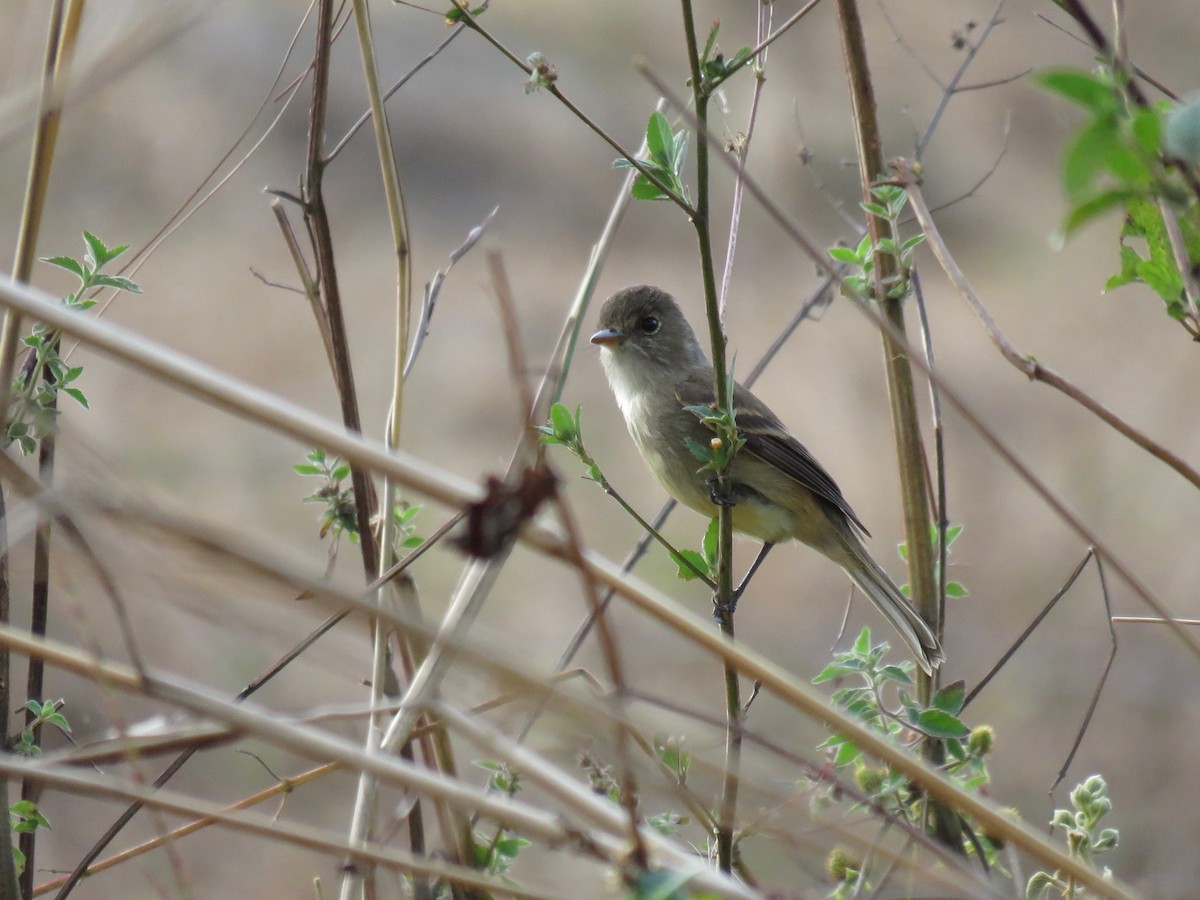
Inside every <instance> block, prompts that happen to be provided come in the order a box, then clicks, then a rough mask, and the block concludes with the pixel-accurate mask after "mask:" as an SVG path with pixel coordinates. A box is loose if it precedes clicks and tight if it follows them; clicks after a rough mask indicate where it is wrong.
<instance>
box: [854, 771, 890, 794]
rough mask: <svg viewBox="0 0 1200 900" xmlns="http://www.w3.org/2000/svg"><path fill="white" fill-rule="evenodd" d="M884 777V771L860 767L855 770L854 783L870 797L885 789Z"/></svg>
mask: <svg viewBox="0 0 1200 900" xmlns="http://www.w3.org/2000/svg"><path fill="white" fill-rule="evenodd" d="M883 776H884V773H883V770H882V769H875V768H872V767H871V766H866V765H859V766H857V767H856V768H855V769H854V783H855V784H857V785H858V789H859V790H860V791H862V792H863V793H864V794H866V795H867V796H868V797H873V796H875V795H876V794H878V793H879V790H880V788H882V787H883Z"/></svg>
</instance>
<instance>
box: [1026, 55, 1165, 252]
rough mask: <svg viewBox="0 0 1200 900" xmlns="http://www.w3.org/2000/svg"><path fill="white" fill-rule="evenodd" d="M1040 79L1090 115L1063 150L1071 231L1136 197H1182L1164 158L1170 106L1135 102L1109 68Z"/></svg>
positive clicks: (1066, 228)
mask: <svg viewBox="0 0 1200 900" xmlns="http://www.w3.org/2000/svg"><path fill="white" fill-rule="evenodd" d="M1037 80H1038V83H1039V84H1041V85H1042V87H1044V88H1046V89H1047V90H1050V91H1053V92H1054V93H1056V94H1058V95H1059V96H1061V97H1064V98H1065V99H1067V100H1070V101H1071V102H1072V103H1075V104H1077V105H1079V106H1081V107H1082V108H1083V109H1084V110H1085V111H1086V112H1087V113H1088V114H1089V116H1090V120H1089V121H1087V122H1085V123H1084V124H1083V126H1082V127H1081V128H1080V129H1079V131H1078V132H1076V134H1075V136H1074V137H1073V138H1072V139H1071V142H1070V144H1068V145H1067V149H1066V151H1065V153H1064V154H1063V168H1062V179H1063V188H1064V190H1065V191H1066V193H1067V199H1068V200H1069V201H1070V202H1071V204H1072V208H1071V211H1070V213H1069V214H1068V215H1067V221H1066V224H1065V226H1064V231H1065V233H1066V234H1068V235H1069V234H1071V233H1073V232H1074V231H1075V230H1077V229H1078V228H1079V227H1080V226H1082V225H1084V224H1086V223H1087V222H1089V221H1091V220H1092V219H1094V218H1096V217H1097V216H1099V215H1101V214H1102V213H1105V212H1107V211H1109V210H1111V209H1113V208H1115V207H1118V206H1122V205H1124V204H1125V203H1126V202H1128V201H1129V200H1130V199H1132V198H1134V197H1147V196H1157V195H1167V194H1169V195H1171V196H1174V197H1176V198H1177V199H1183V196H1184V195H1183V192H1182V190H1181V185H1180V184H1179V183H1178V181H1176V180H1175V179H1174V178H1172V177H1171V176H1170V173H1169V172H1168V170H1167V168H1166V166H1164V165H1163V164H1162V162H1161V161H1160V158H1159V157H1160V145H1161V142H1162V132H1163V123H1162V118H1163V114H1164V113H1165V111H1166V109H1167V107H1165V106H1136V105H1132V104H1131V103H1130V102H1129V100H1128V99H1127V97H1126V93H1125V85H1126V79H1125V76H1124V75H1122V74H1119V73H1115V72H1113V71H1112V70H1110V69H1100V70H1097V71H1094V72H1084V71H1081V70H1078V69H1055V70H1052V71H1049V72H1043V73H1042V74H1041V75H1039V76H1038V79H1037Z"/></svg>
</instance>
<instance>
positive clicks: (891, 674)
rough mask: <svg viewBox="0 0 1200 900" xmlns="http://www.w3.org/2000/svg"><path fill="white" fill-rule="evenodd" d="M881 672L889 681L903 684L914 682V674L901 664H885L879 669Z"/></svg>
mask: <svg viewBox="0 0 1200 900" xmlns="http://www.w3.org/2000/svg"><path fill="white" fill-rule="evenodd" d="M879 674H880V675H881V676H883V677H884V678H886V679H887V680H888V681H898V682H900V683H901V684H912V683H913V680H912V676H911V675H909V674H908V672H906V671H905V670H904V669H903V668H901V667H900V666H884V667H883V668H882V669H880V670H879Z"/></svg>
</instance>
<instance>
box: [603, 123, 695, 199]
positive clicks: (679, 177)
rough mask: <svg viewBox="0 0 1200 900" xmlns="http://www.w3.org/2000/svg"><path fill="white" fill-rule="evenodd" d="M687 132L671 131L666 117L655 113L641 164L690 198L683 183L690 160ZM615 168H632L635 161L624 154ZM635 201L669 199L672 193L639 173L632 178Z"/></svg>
mask: <svg viewBox="0 0 1200 900" xmlns="http://www.w3.org/2000/svg"><path fill="white" fill-rule="evenodd" d="M687 148H688V135H687V132H686V131H683V130H680V131H676V132H672V131H671V125H670V123H668V122H667V117H666V116H664V115H663V114H662V113H660V112H658V111H657V110H656V111H655V112H652V113H651V114H650V120H649V121H648V122H647V123H646V154H647V156H646V158H645V159H641V160H639V162H640V163H641V164H642V166H643V167H644V168H645V169H647V170H648V171H650V172H652V173H653V174H654V177H655V178H657V179H658V180H659V181H660V182H661V183H662V184H663V185H665V186H666V187H667V190H668V191H670V193H671V194H674V195H675V196H676V197H682V198H683V199H684V201H685V202H686V201H687V198H688V193H687V187H686V186H685V185H684V183H683V164H684V161H685V160H686V159H687ZM613 168H614V169H632V168H633V163H631V162H630V161H629V160H627V159H625V158H624V157H621V158H620V159H616V160H613ZM631 193H632V194H633V197H634V199H635V200H669V199H670V195H669V194H668V193H667V192H665V191H663V189H662V188H661V187H659V186H658V185H657V184H655V183H654V182H653V181H651V180H650V179H649V178H647V177H646V176H645V174H644V173H641V172H639V173H638V176H637V178H635V179H634V180H633V188H632V190H631Z"/></svg>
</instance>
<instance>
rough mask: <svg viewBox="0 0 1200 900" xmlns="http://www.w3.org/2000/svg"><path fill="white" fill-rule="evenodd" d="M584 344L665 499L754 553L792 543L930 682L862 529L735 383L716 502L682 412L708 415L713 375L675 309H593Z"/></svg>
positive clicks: (910, 626)
mask: <svg viewBox="0 0 1200 900" xmlns="http://www.w3.org/2000/svg"><path fill="white" fill-rule="evenodd" d="M592 343H593V344H599V345H600V348H601V352H600V359H601V362H602V363H603V364H604V371H605V373H606V374H607V375H608V382H609V385H610V386H611V387H612V390H613V393H614V394H615V395H616V398H617V405H618V406H620V407H621V413H622V414H623V415H624V417H625V424H626V425H627V426H628V427H629V433H630V434H631V435H632V436H633V440H634V443H636V444H637V448H638V450H639V451H640V452H641V454H642V458H643V459H644V460H645V461H646V463H647V464H648V465H649V466H650V469H651V470H652V471H653V472H654V474H655V476H656V477H657V478H658V480H659V482H661V483H662V486H663V487H664V488H666V490H667V492H668V493H669V494H670V495H671V496H672V497H674V498H675V499H676V500H678V501H679V502H680V503H683V504H684V505H685V506H690V507H691V508H692V509H694V510H696V511H697V512H699V513H701V514H702V515H705V516H710V517H711V516H713V515H715V514H716V508H717V507H716V504H717V503H724V504H732V507H733V527H734V529H735V530H736V531H739V532H742V533H744V534H748V535H750V536H752V537H755V538H758V539H759V540H760V541H762V542H763V545H764V546H763V552H762V554H760V555H759V559H758V561H756V562H755V566H757V565H758V562H761V560H762V557H763V556H765V555H766V552H767V551H768V550H769V549H770V547H771V546H772V545H774V544H777V543H779V542H780V541H786V540H792V539H795V540H798V541H801V542H802V543H805V544H807V545H808V546H810V547H812V548H813V549H814V550H817V551H819V552H821V553H823V554H824V555H825V556H827V557H829V558H830V559H831V560H833V561H834V562H835V563H837V564H838V565H839V566H841V567H842V568H843V569H844V570H845V572H846V574H847V575H849V576H850V578H851V579H852V580H853V581H854V583H855V584H857V585H858V586H859V588H861V589H862V591H863V593H865V594H866V595H867V596H868V597H869V598H870V599H871V601H872V602H873V603H874V604H875V606H876V607H877V608H878V609H879V611H880V612H881V613H883V615H884V617H885V618H887V620H888V621H889V622H891V623H892V625H893V626H894V627H895V628H896V630H897V631H898V632H900V636H901V637H903V638H904V641H905V643H907V644H908V646H909V647H910V648H911V649H912V651H913V653H914V654H916V658H917V662H918V663H919V664H920V666H921V668H922V669H924V670H925V671H926V672H931V671H932V670H933V668H934V667H935V666H938V665H940V664H941V663H942V661H943V660H944V659H945V655H944V654H943V653H942V648H941V645H940V644H939V643H938V640H937V638H936V637H935V636H934V634H933V632H932V631H930V629H929V626H928V625H926V624H925V622H924V620H923V619H922V618H921V617H920V616H919V615H918V614H917V612H916V611H915V610H914V609H913V608H912V606H911V605H910V604H909V603H908V601H907V600H906V599H905V597H904V595H903V594H901V593H900V590H899V588H897V587H896V585H895V583H894V582H893V581H892V580H891V579H890V578H889V577H888V576H887V573H886V572H884V571H883V569H881V568H880V567H879V564H878V563H876V562H875V560H873V559H872V558H871V556H870V554H868V553H867V551H866V548H864V547H863V544H862V541H861V539H860V538H859V534H860V533H861V534H863V535H868V532H867V529H866V527H865V526H864V525H863V524H862V522H860V521H859V519H858V516H856V515H855V514H854V510H852V509H851V508H850V504H848V503H847V502H846V500H845V498H844V497H842V492H841V491H840V490H839V489H838V486H837V485H836V484H835V483H834V481H833V479H832V478H831V477H830V476H829V474H828V473H827V472H826V471H825V470H824V469H823V468H822V467H821V464H820V463H818V462H817V461H816V460H815V459H814V458H813V456H812V454H811V453H809V452H808V450H806V449H805V448H804V446H803V445H802V444H801V443H800V442H799V441H797V440H796V439H795V438H794V437H793V436H792V435H791V433H790V432H789V431H788V430H787V429H786V428H785V427H784V426H783V423H782V422H780V421H779V419H778V418H777V417H776V416H775V414H774V413H772V412H771V410H770V409H769V408H768V407H767V405H766V404H765V403H763V402H762V401H761V400H759V399H758V398H757V397H755V396H754V395H753V394H752V393H750V392H749V391H748V390H746V389H745V388H744V387H742V386H741V385H740V384H739V385H736V387H735V389H734V395H733V403H734V409H735V411H736V415H737V427H738V432H739V433H740V434H741V436H742V437H743V438H745V441H746V443H745V446H743V447H742V449H741V450H739V451H738V453H737V455H736V456H735V457H734V459H733V462H732V464H731V465H730V468H729V472H728V483H727V485H726V490H725V493H724V495H723V496H718V494H717V492H716V490H715V481H714V479H713V477H712V473H711V472H705V471H700V464H699V463H698V462H697V460H696V458H695V457H694V456H693V455H692V453H691V451H690V450H689V449H688V446H687V439H688V438H692V439H693V440H695V441H697V442H699V443H701V444H708V443H709V441H710V440H711V439H712V436H713V433H712V432H711V431H710V430H709V429H708V428H707V427H706V426H705V425H704V424H703V423H702V422H701V421H700V420H699V419H698V418H697V417H696V416H695V415H694V414H693V413H692V412H689V411H688V410H687V409H686V408H685V407H688V406H711V405H713V403H714V402H715V401H714V396H713V385H714V382H713V367H712V366H711V365H710V364H709V361H708V358H707V357H706V356H705V355H704V350H703V349H702V348H701V346H700V342H699V341H698V340H696V334H695V332H694V331H692V326H691V325H689V324H688V322H687V319H685V318H684V317H683V313H682V312H681V311H680V309H679V306H678V305H677V304H676V303H675V300H674V299H673V298H672V297H671V296H670V295H669V294H667V293H666V292H664V291H662V290H659V289H658V288H656V287H651V286H650V285H637V286H635V287H628V288H625V289H624V290H621V291H618V292H617V293H615V294H613V295H612V296H611V297H609V298H608V300H607V301H606V302H605V304H604V307H603V309H601V310H600V330H599V331H597V332H596V333H595V334H594V335H592Z"/></svg>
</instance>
